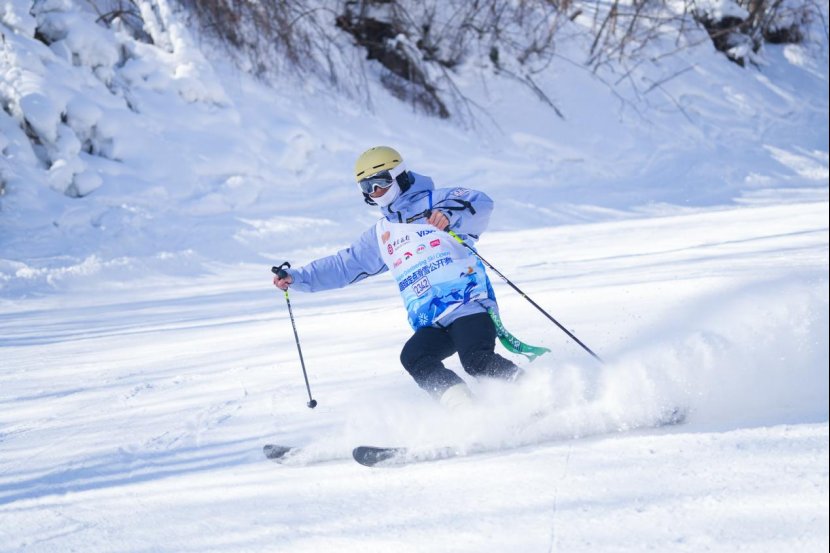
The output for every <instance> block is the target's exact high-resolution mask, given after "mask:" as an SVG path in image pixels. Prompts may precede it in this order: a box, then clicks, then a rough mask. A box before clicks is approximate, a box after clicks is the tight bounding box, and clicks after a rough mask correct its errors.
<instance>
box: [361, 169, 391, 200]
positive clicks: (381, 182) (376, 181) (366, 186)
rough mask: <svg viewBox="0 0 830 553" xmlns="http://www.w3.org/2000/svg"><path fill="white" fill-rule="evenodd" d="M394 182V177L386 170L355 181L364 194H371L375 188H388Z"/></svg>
mask: <svg viewBox="0 0 830 553" xmlns="http://www.w3.org/2000/svg"><path fill="white" fill-rule="evenodd" d="M393 182H395V177H393V176H392V173H390V172H389V171H388V170H386V171H381V172H380V173H375V174H374V175H372V176H371V177H366V178H365V179H360V180H359V181H357V186H358V187H359V188H360V191H361V192H363V193H364V194H371V193H372V192H374V191H375V189H376V188H384V189H386V188H389V187H390V186H392V183H393Z"/></svg>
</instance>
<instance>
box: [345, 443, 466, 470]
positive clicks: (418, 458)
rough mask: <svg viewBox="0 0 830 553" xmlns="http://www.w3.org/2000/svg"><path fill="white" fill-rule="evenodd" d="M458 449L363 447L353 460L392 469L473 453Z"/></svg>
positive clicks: (357, 448) (355, 452)
mask: <svg viewBox="0 0 830 553" xmlns="http://www.w3.org/2000/svg"><path fill="white" fill-rule="evenodd" d="M472 452H473V451H471V450H468V449H460V448H457V447H439V448H436V449H430V450H416V449H412V448H408V447H375V446H370V445H361V446H358V447H356V448H354V449H353V450H352V458H354V460H355V461H357V462H358V463H360V464H361V465H363V466H365V467H392V466H401V465H407V464H411V463H424V462H428V461H440V460H442V459H450V458H452V457H460V456H463V455H467V454H469V453H472Z"/></svg>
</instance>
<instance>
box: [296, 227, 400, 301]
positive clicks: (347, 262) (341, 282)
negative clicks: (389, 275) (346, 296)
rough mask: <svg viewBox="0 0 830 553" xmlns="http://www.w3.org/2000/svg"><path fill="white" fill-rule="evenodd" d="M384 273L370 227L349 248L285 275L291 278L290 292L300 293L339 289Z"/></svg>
mask: <svg viewBox="0 0 830 553" xmlns="http://www.w3.org/2000/svg"><path fill="white" fill-rule="evenodd" d="M387 270H388V269H387V267H386V264H385V263H384V262H383V259H382V258H381V256H380V251H379V250H378V241H377V238H376V232H375V227H374V226H373V227H372V228H370V229H368V230H367V231H366V232H364V233H363V234H361V235H360V238H358V239H357V241H356V242H355V243H354V244H352V245H351V246H349V247H348V248H345V249H343V250H340V251H339V252H337V253H336V254H334V255H329V256H327V257H321V258H320V259H317V260H315V261H312V262H311V263H308V264H307V265H303V266H302V267H297V268H291V269H288V270H287V272H288V274H290V275H291V277H292V278H293V279H294V282H292V283H291V288H292V289H294V290H299V291H300V292H320V291H322V290H331V289H333V288H342V287H344V286H346V285H348V284H353V283H355V282H360V281H361V280H363V279H365V278H366V277H370V276H374V275H377V274H380V273H383V272H385V271H387Z"/></svg>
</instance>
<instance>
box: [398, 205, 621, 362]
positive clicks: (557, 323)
mask: <svg viewBox="0 0 830 553" xmlns="http://www.w3.org/2000/svg"><path fill="white" fill-rule="evenodd" d="M431 214H432V212H431V211H430V210H429V209H427V210H426V211H424V212H423V213H419V214H418V215H414V216H412V217H410V218H408V219H407V220H406V222H407V223H411V222H413V221H417V220H418V219H422V218H426V217H429V216H430V215H431ZM445 232H446V233H447V234H449V235H450V236H452V237H453V238H455V239H456V240H457V241H458V243H459V244H461V245H462V246H464V247H465V248H467V249H468V250H470V251H471V252H473V255H475V256H476V257H477V258H479V259H480V260H481V262H482V263H484V264H485V265H487V266H488V267H489V268H490V269H492V270H493V272H495V273H496V274H497V275H499V276H500V277H501V278H502V280H504V281H505V282H506V283H507V284H508V285H510V287H511V288H513V289H514V290H515V291H516V292H518V293H519V295H520V296H522V297H523V298H524V299H526V300H527V301H529V302H530V305H532V306H533V307H535V308H536V309H538V310H539V311H540V312H541V313H542V314H543V315H544V316H545V317H547V318H548V319H550V321H551V322H552V323H553V324H555V325H556V326H558V327H559V328H560V329H561V330H562V332H564V333H565V334H567V335H568V336H570V338H571V339H572V340H573V341H574V342H576V343H577V344H579V345H580V346H582V349H584V350H585V351H587V352H588V353H589V354H591V357H593V358H594V359H596V360H597V361H599V362H600V363H603V364H604V363H605V362H604V361H603V360H602V359H601V358H600V356H599V355H597V354H596V353H594V352H593V351H591V348H589V347H588V346H586V345H585V344H583V343H582V341H581V340H580V339H579V338H577V337H576V336H574V335H573V333H572V332H571V331H569V330H568V329H567V328H565V327H564V326H562V325H561V324H560V323H559V321H557V320H556V319H554V318H553V317H551V316H550V314H549V313H548V312H547V311H545V310H544V309H542V308H541V307H540V306H539V304H538V303H536V302H535V301H533V300H532V299H531V298H530V297H529V296H528V295H527V294H525V293H524V292H522V291H521V290H520V289H519V287H518V286H516V285H515V284H513V283H512V282H510V279H509V278H507V277H506V276H504V275H503V274H502V273H501V271H499V270H498V269H496V268H495V267H493V265H492V264H491V263H490V262H489V261H487V260H486V259H484V258H483V257H481V255H480V254H479V253H478V252H477V251H476V250H475V249H474V248H473V247H472V246H470V245H469V244H467V243H466V242H464V240H462V239H461V237H460V236H458V235H457V234H456V233H455V232H453V231H451V230H449V229H447V230H446V231H445Z"/></svg>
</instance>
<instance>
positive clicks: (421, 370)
mask: <svg viewBox="0 0 830 553" xmlns="http://www.w3.org/2000/svg"><path fill="white" fill-rule="evenodd" d="M495 348H496V325H495V324H493V320H492V319H491V318H490V315H489V314H487V313H476V314H474V315H467V316H465V317H460V318H458V319H456V320H455V321H453V322H452V324H450V325H449V326H447V327H441V328H439V327H433V326H430V327H425V328H419V329H418V330H417V331H416V332H415V334H413V335H412V337H411V338H410V339H409V340H408V341H407V342H406V344H405V345H404V347H403V350H402V351H401V363H402V364H403V366H404V368H405V369H406V371H407V372H408V373H409V374H411V375H412V378H414V379H415V382H417V383H418V386H420V387H421V388H423V389H424V390H426V391H427V392H429V393H430V394H432V395H434V396H436V397H440V396H441V394H443V393H444V390H446V389H447V388H449V387H450V386H454V385H455V384H460V383H462V382H464V381H463V380H462V379H461V378H460V377H459V376H458V375H457V374H455V373H454V372H452V371H451V370H449V369H447V368H446V367H445V366H444V363H442V361H443V360H444V359H446V358H447V357H449V356H451V355H452V354H453V353H458V357H459V359H460V360H461V366H462V367H464V370H465V371H467V372H468V373H469V374H471V375H473V376H475V377H479V376H488V377H491V378H503V379H512V378H514V377H515V376H516V374H517V373H518V372H519V368H518V367H517V366H516V365H515V364H514V363H513V362H512V361H510V360H508V359H505V358H504V357H502V356H501V355H499V354H497V353H495V351H494V350H495Z"/></svg>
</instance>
